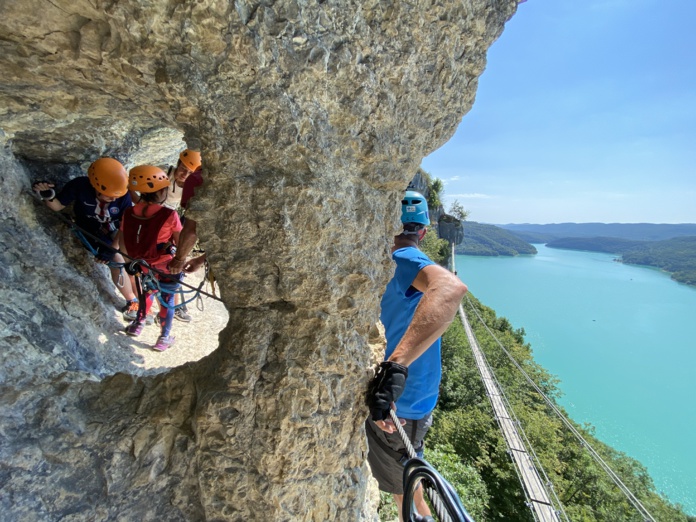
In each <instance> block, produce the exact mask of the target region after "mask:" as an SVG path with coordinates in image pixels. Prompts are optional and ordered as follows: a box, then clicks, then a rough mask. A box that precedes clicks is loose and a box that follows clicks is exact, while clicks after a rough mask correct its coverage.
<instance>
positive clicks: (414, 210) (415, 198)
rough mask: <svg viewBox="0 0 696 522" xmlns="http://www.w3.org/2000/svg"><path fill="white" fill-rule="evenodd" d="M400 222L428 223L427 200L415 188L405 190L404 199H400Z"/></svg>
mask: <svg viewBox="0 0 696 522" xmlns="http://www.w3.org/2000/svg"><path fill="white" fill-rule="evenodd" d="M401 222H402V223H419V224H421V225H426V226H427V225H430V216H429V215H428V202H427V201H426V200H425V197H423V194H421V193H420V192H416V191H415V190H407V191H406V194H405V195H404V199H402V200H401Z"/></svg>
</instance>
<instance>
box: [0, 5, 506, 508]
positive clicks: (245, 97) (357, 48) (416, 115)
mask: <svg viewBox="0 0 696 522" xmlns="http://www.w3.org/2000/svg"><path fill="white" fill-rule="evenodd" d="M516 3H517V2H516V0H467V1H461V0H457V1H454V0H452V1H432V2H425V1H415V2H409V3H407V2H384V1H379V2H378V1H365V2H332V1H326V2H320V1H319V2H305V1H301V2H300V1H290V0H281V1H276V2H273V1H265V2H250V1H244V0H239V1H236V2H227V1H211V0H200V1H196V2H168V1H146V2H143V1H135V0H126V1H120V2H100V1H97V2H87V1H79V0H78V1H74V0H71V1H70V2H68V1H67V0H56V1H52V2H40V1H36V0H35V1H23V2H3V3H2V4H0V36H1V38H0V50H1V51H2V52H1V53H0V65H1V66H2V70H3V75H2V79H1V80H0V129H1V130H0V133H1V134H0V147H1V152H0V167H2V169H1V172H0V176H1V179H2V189H3V204H2V206H1V207H0V220H1V223H0V282H1V283H2V299H0V336H1V337H0V343H1V346H0V351H1V353H2V375H1V377H0V385H1V386H2V390H1V393H0V415H2V419H3V421H2V426H1V428H0V430H1V433H0V435H1V440H2V442H0V480H1V483H2V494H1V495H0V504H1V505H0V509H2V511H3V518H6V519H8V520H27V521H29V520H42V521H44V520H74V521H77V520H80V521H81V520H168V521H175V520H316V521H319V520H357V519H360V518H361V517H363V518H369V517H370V516H372V515H373V514H372V513H368V512H366V511H365V510H363V505H364V503H365V489H366V483H367V476H368V471H367V468H366V465H365V441H364V434H363V430H362V422H363V420H364V417H365V415H366V409H365V408H364V407H363V404H362V402H363V399H362V396H363V392H364V388H365V385H366V382H367V379H368V375H369V371H368V370H369V366H370V362H371V360H372V355H371V350H370V348H369V346H368V342H367V337H368V331H369V330H370V328H371V326H372V325H373V323H374V322H375V320H376V318H377V306H378V298H379V296H380V294H381V292H382V290H383V288H384V285H385V283H386V281H387V279H388V277H389V270H390V264H389V261H388V251H389V238H390V237H391V236H392V235H393V233H394V231H395V229H396V225H397V217H398V208H399V199H400V193H401V191H402V190H403V188H404V186H405V184H406V183H407V182H408V180H409V179H410V178H411V177H412V176H413V173H414V172H415V171H416V168H417V167H418V165H419V162H420V160H421V158H422V157H423V156H424V155H426V154H427V153H429V152H431V151H432V150H434V149H435V148H437V147H439V146H440V145H441V144H443V143H444V142H445V141H446V140H447V139H448V138H449V137H450V136H451V135H452V133H453V132H454V130H455V128H456V126H457V124H458V123H459V121H460V119H461V117H462V116H463V115H464V114H465V113H466V112H467V111H468V110H469V108H470V107H471V105H472V103H473V100H474V95H475V91H476V86H477V78H478V76H479V75H480V74H481V73H482V71H483V69H484V65H485V53H486V50H487V48H488V47H489V46H490V45H491V43H492V42H493V41H494V40H495V38H496V37H497V36H498V35H499V34H500V33H501V31H502V29H503V25H504V23H505V21H506V20H507V19H508V18H509V17H510V16H512V14H513V13H514V11H515V9H516ZM182 137H183V138H184V140H185V141H182V139H181V138H182ZM186 145H188V146H190V147H196V148H200V149H201V151H202V153H203V157H204V167H205V179H206V183H205V186H204V188H203V190H201V191H200V193H199V194H198V195H197V196H198V197H197V199H196V201H195V203H194V206H193V210H192V213H191V214H190V215H191V216H193V217H195V219H196V220H197V221H198V223H199V230H200V235H201V238H202V243H203V246H204V247H205V248H206V250H207V252H208V255H209V258H210V260H211V261H212V264H213V267H214V270H215V272H216V275H217V278H218V281H219V283H220V286H221V289H222V296H223V298H224V300H225V302H226V304H227V307H228V309H229V312H230V322H229V325H228V327H227V328H226V329H225V330H224V331H223V333H222V334H221V337H220V347H219V349H218V350H217V351H215V352H214V353H213V354H212V355H211V356H209V357H207V358H205V359H203V360H201V361H199V362H197V363H194V364H190V365H187V366H185V367H181V368H177V369H173V370H172V371H171V372H169V373H165V374H162V375H158V376H156V377H148V376H137V373H138V370H137V368H135V367H134V366H132V365H129V364H128V362H127V361H124V360H123V357H120V356H116V355H115V354H112V353H110V350H109V348H110V346H109V338H110V337H111V336H113V335H118V333H117V330H118V328H119V327H121V325H119V324H116V323H115V322H114V321H113V319H108V317H110V315H109V314H108V313H107V309H111V308H112V307H113V305H114V303H115V302H117V300H116V299H115V298H114V297H113V295H112V294H110V293H109V289H108V284H107V283H106V282H105V278H104V276H103V274H102V273H101V272H100V271H99V269H98V268H97V267H95V265H94V263H92V262H91V261H89V260H87V259H86V258H85V256H84V253H83V252H79V251H77V250H75V248H74V247H70V248H68V247H66V246H65V245H66V243H68V233H67V232H66V231H65V229H64V228H63V229H61V228H59V227H55V226H53V225H52V224H51V223H52V221H51V220H52V219H53V218H52V216H49V215H48V214H47V212H46V211H45V210H44V209H41V208H40V207H39V206H38V205H37V204H36V203H35V202H34V201H33V200H32V199H31V196H30V195H28V190H29V187H30V185H31V180H32V179H37V177H38V176H42V177H48V178H49V179H53V180H55V181H60V182H63V181H65V180H66V179H68V178H69V177H71V176H75V175H78V174H79V173H80V172H84V171H85V167H86V166H87V165H89V163H90V162H91V161H93V160H94V159H96V158H97V157H99V156H101V155H110V156H114V157H117V158H119V159H120V160H121V161H123V162H124V163H125V164H127V165H129V166H132V165H134V164H138V163H145V162H147V163H154V164H160V163H163V162H170V161H172V159H175V158H176V153H177V152H178V151H179V150H180V149H181V148H183V147H184V146H186ZM117 372H123V373H117ZM129 374H131V375H129Z"/></svg>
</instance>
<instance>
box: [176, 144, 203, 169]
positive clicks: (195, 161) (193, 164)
mask: <svg viewBox="0 0 696 522" xmlns="http://www.w3.org/2000/svg"><path fill="white" fill-rule="evenodd" d="M179 161H181V163H183V164H184V166H185V167H186V168H187V169H189V170H190V171H192V172H193V171H195V170H198V167H200V166H201V153H200V152H198V151H197V150H191V149H186V150H185V151H183V152H182V153H181V154H179Z"/></svg>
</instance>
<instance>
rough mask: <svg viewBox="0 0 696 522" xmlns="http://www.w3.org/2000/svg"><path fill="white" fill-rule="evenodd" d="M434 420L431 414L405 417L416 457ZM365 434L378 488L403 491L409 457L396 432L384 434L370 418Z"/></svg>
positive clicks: (398, 492)
mask: <svg viewBox="0 0 696 522" xmlns="http://www.w3.org/2000/svg"><path fill="white" fill-rule="evenodd" d="M432 423H433V416H432V414H431V413H429V414H428V415H426V416H425V417H423V418H422V419H420V420H415V421H414V420H411V419H406V425H405V426H404V431H406V435H408V438H409V439H410V440H411V444H413V449H414V450H415V451H416V453H417V454H418V456H419V457H423V450H424V449H425V443H424V442H423V438H424V437H425V434H426V433H427V432H428V429H429V428H430V426H431V425H432ZM365 433H366V434H367V449H368V452H367V461H368V462H369V463H370V469H371V470H372V476H373V477H375V478H376V479H377V483H378V484H379V489H381V490H382V491H386V492H387V493H393V494H395V495H403V494H404V463H405V462H406V460H408V454H407V453H406V448H405V447H404V443H403V441H402V440H401V437H400V436H399V434H398V433H397V432H394V433H387V432H385V431H382V430H381V429H379V428H378V427H377V425H376V424H375V423H374V422H373V420H372V419H370V418H368V419H367V420H366V421H365Z"/></svg>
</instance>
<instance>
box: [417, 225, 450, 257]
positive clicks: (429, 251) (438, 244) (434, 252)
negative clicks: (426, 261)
mask: <svg viewBox="0 0 696 522" xmlns="http://www.w3.org/2000/svg"><path fill="white" fill-rule="evenodd" d="M419 248H420V249H421V250H422V251H423V252H424V253H425V255H427V256H428V257H429V258H430V259H432V260H433V261H435V262H436V263H438V264H440V265H443V266H444V265H446V264H447V260H448V259H449V256H450V246H449V242H448V241H447V240H446V239H440V238H439V237H437V233H435V232H434V231H433V230H432V229H428V232H427V233H426V234H425V237H424V238H423V241H421V243H420V245H419Z"/></svg>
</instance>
